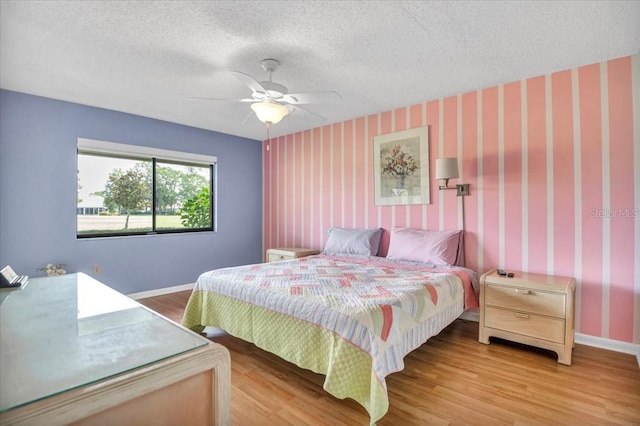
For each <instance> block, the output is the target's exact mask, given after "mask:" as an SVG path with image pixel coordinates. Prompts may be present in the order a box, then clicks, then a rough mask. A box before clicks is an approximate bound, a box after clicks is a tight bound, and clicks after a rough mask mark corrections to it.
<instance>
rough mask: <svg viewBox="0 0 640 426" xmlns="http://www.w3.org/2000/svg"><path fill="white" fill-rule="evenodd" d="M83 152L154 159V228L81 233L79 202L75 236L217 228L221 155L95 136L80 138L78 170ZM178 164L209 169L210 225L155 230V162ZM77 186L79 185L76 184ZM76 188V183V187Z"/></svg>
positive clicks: (167, 232)
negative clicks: (108, 139) (127, 142)
mask: <svg viewBox="0 0 640 426" xmlns="http://www.w3.org/2000/svg"><path fill="white" fill-rule="evenodd" d="M80 155H93V156H103V157H109V158H124V159H128V160H140V161H149V162H151V171H152V176H151V182H152V186H151V192H152V195H151V203H152V207H151V230H150V231H134V232H131V231H126V232H104V233H92V234H80V233H78V219H77V217H78V214H77V211H78V204H77V203H76V209H75V210H76V238H77V239H91V238H105V237H106V238H108V237H125V236H139V235H166V234H186V233H193V232H216V229H217V220H216V219H217V215H216V214H215V213H216V208H217V191H216V188H217V163H218V158H217V157H215V156H212V155H204V154H195V153H189V152H182V151H171V150H166V149H160V148H151V147H146V146H138V145H127V144H121V143H116V142H106V141H99V140H93V139H84V138H78V141H77V150H76V169H78V167H79V166H78V158H79V156H80ZM158 161H159V162H161V163H164V164H166V163H169V164H176V165H181V166H196V167H203V168H204V166H208V168H209V196H210V198H211V199H210V212H209V214H210V217H211V226H209V227H205V228H178V229H156V216H157V212H156V210H157V206H156V164H157V162H158ZM76 185H77V184H76ZM76 190H77V186H76Z"/></svg>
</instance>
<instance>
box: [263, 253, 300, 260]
mask: <svg viewBox="0 0 640 426" xmlns="http://www.w3.org/2000/svg"><path fill="white" fill-rule="evenodd" d="M289 259H294V257H293V256H287V255H284V254H277V253H269V258H268V259H267V262H277V261H279V260H289Z"/></svg>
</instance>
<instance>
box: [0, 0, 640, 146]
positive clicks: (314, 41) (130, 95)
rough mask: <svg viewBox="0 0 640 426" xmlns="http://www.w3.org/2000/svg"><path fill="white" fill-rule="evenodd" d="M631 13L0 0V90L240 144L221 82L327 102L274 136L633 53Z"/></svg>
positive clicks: (518, 5)
mask: <svg viewBox="0 0 640 426" xmlns="http://www.w3.org/2000/svg"><path fill="white" fill-rule="evenodd" d="M639 22H640V1H586V2H582V1H569V2H562V1H555V2H552V1H542V2H533V1H520V2H518V1H506V2H502V1H471V2H463V1H457V2H449V1H445V2H438V1H430V2H422V1H375V2H373V1H370V2H368V1H215V2H213V1H212V2H187V1H162V2H160V1H157V2H150V1H144V2H142V1H141V2H134V1H17V2H13V1H4V0H3V1H1V2H0V87H2V88H3V89H8V90H15V91H18V92H25V93H31V94H35V95H40V96H46V97H51V98H56V99H62V100H67V101H72V102H78V103H81V104H86V105H92V106H97V107H102V108H108V109H112V110H117V111H124V112H128V113H133V114H138V115H142V116H146V117H153V118H158V119H161V120H166V121H170V122H175V123H182V124H187V125H190V126H195V127H200V128H204V129H210V130H216V131H219V132H223V133H229V134H233V135H239V136H244V137H247V138H251V139H257V140H261V139H265V137H266V129H265V126H264V125H263V124H262V123H260V122H259V121H258V120H257V119H256V118H255V117H251V118H250V119H249V120H247V122H246V123H245V124H241V123H242V121H243V120H244V119H245V117H246V116H247V115H248V114H249V113H250V112H251V110H250V108H249V104H246V103H217V102H206V101H196V100H190V99H189V97H197V96H210V97H247V96H249V95H250V90H249V89H248V88H247V87H245V86H243V85H242V83H240V82H239V81H238V80H237V79H235V78H234V77H233V76H232V75H230V74H229V73H225V71H226V70H230V69H233V70H238V71H242V72H244V73H247V74H250V75H252V76H254V77H255V78H256V79H257V80H265V79H266V78H267V75H266V73H265V72H264V71H263V70H262V69H261V68H260V60H261V59H264V58H276V59H278V60H280V62H281V63H282V65H281V67H280V69H279V70H278V71H277V72H276V73H275V74H274V81H277V82H279V83H282V84H284V85H285V86H287V87H288V88H289V90H290V91H291V92H306V91H314V90H335V91H337V92H339V93H340V94H341V95H342V97H343V102H342V103H340V104H337V105H333V104H332V105H327V104H325V105H321V104H318V105H309V106H308V107H307V109H309V110H311V111H313V112H315V113H317V114H320V115H323V116H325V117H326V118H327V120H326V121H319V120H318V119H317V118H315V117H314V116H312V115H305V114H303V113H300V112H297V111H296V112H294V113H292V114H290V115H289V117H286V118H285V119H284V120H283V121H282V122H281V123H279V124H277V125H274V126H273V127H272V128H271V136H278V135H282V134H288V133H292V132H295V131H299V130H303V129H308V128H312V127H317V126H319V125H322V124H327V123H332V122H337V121H343V120H347V119H351V118H356V117H361V116H364V115H367V114H370V113H375V112H380V111H386V110H390V109H393V108H396V107H401V106H407V105H411V104H414V103H418V102H423V101H426V100H431V99H436V98H440V97H444V96H449V95H454V94H458V93H464V92H467V91H470V90H475V89H479V88H483V87H489V86H494V85H496V84H499V83H506V82H510V81H514V80H520V79H523V78H527V77H532V76H536V75H541V74H545V73H549V72H553V71H559V70H563V69H567V68H571V67H575V66H579V65H585V64H590V63H594V62H598V61H602V60H606V59H611V58H616V57H620V56H625V55H630V54H634V53H638V52H639V51H640V24H638V23H639Z"/></svg>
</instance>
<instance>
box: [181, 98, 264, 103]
mask: <svg viewBox="0 0 640 426" xmlns="http://www.w3.org/2000/svg"><path fill="white" fill-rule="evenodd" d="M189 99H192V100H197V101H223V102H256V100H255V99H250V98H245V99H239V98H205V97H191V98H189Z"/></svg>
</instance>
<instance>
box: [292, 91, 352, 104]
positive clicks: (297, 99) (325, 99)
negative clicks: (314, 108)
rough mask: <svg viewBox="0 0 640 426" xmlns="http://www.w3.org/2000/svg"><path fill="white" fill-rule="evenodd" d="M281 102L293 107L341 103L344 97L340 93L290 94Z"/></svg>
mask: <svg viewBox="0 0 640 426" xmlns="http://www.w3.org/2000/svg"><path fill="white" fill-rule="evenodd" d="M279 100H280V101H283V102H287V103H290V104H293V105H298V104H322V103H325V104H326V103H333V102H341V101H342V96H340V94H338V92H333V91H326V92H306V93H289V94H288V95H284V96H283V97H282V98H281V99H279Z"/></svg>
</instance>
